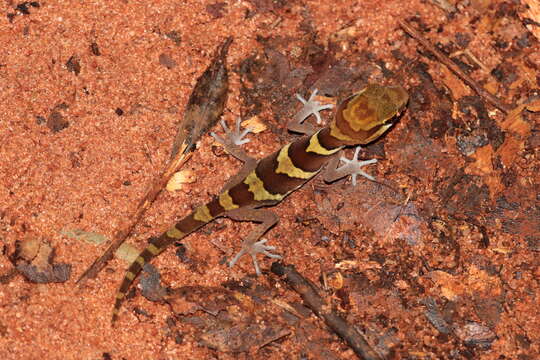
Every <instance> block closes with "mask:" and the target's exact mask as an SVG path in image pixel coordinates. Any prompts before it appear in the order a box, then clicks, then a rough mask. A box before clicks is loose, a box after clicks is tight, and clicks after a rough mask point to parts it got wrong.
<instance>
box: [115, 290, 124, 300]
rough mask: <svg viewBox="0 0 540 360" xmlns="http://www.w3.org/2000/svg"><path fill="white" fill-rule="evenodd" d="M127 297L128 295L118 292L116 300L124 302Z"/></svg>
mask: <svg viewBox="0 0 540 360" xmlns="http://www.w3.org/2000/svg"><path fill="white" fill-rule="evenodd" d="M125 295H126V294H124V293H121V292H118V293H116V298H117V299H118V300H122V299H123V298H124V296H125Z"/></svg>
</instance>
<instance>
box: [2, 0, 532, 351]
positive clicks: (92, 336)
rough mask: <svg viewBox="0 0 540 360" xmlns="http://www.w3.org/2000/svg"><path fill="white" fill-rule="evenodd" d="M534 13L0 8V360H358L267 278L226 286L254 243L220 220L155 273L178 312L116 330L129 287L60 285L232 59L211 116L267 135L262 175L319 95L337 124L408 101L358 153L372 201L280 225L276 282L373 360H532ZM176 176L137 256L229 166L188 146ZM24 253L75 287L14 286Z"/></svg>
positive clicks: (323, 208) (337, 7) (148, 312)
mask: <svg viewBox="0 0 540 360" xmlns="http://www.w3.org/2000/svg"><path fill="white" fill-rule="evenodd" d="M529 2H530V1H524V2H523V4H520V3H519V2H517V1H482V0H471V1H463V2H459V3H458V2H456V1H450V2H449V5H452V4H454V5H455V6H456V7H455V9H454V11H453V12H452V11H450V12H449V11H447V10H443V9H442V8H441V7H440V6H437V5H436V4H435V2H427V1H418V0H413V1H407V2H403V1H372V0H366V1H362V2H358V1H352V0H344V1H339V2H320V1H294V2H287V1H270V0H251V1H236V2H232V1H231V2H219V1H218V2H208V1H206V2H203V1H182V2H178V1H161V2H147V3H143V4H141V3H140V2H127V1H112V2H111V1H109V2H105V1H103V2H99V1H98V2H82V1H81V2H72V3H70V4H69V6H68V5H65V4H63V3H62V2H41V1H38V2H24V3H17V2H13V1H6V2H3V3H2V4H1V5H0V10H1V12H2V13H3V14H4V16H3V17H1V19H0V29H1V31H0V44H2V51H1V52H0V89H1V91H0V96H1V99H2V101H0V174H1V176H0V238H1V240H2V242H1V244H2V247H3V255H2V256H0V305H1V306H2V311H1V313H0V357H1V358H2V359H37V358H42V359H194V358H201V359H213V358H220V359H248V358H249V359H263V358H264V359H267V358H269V359H282V358H310V359H349V358H352V357H354V353H353V352H352V350H350V349H349V348H348V347H347V345H346V344H345V343H343V342H342V341H341V340H340V339H339V338H338V337H337V336H335V335H334V334H332V333H331V332H330V331H329V330H328V328H327V327H326V326H325V325H324V323H323V322H322V321H321V320H320V319H318V318H317V317H315V316H314V315H313V314H312V313H311V312H310V311H309V310H307V309H306V308H305V307H304V306H303V305H302V304H301V300H300V298H299V296H298V295H297V294H295V293H294V292H293V291H292V290H291V289H290V288H288V287H287V286H286V285H285V284H283V283H281V282H280V281H279V280H278V279H277V278H276V277H274V276H273V275H272V274H270V273H269V272H268V269H269V267H270V265H271V260H270V259H262V258H261V259H260V263H261V265H262V267H263V269H264V270H265V271H264V275H263V276H261V277H259V278H256V277H254V276H253V268H252V266H251V263H250V261H249V259H248V258H245V259H242V260H241V261H240V264H239V265H238V266H236V267H234V268H233V269H228V268H227V267H226V266H225V265H224V260H225V259H226V258H230V257H231V256H232V255H233V254H234V253H235V252H236V251H237V250H238V245H239V243H240V238H241V237H242V236H245V235H246V234H247V232H248V231H249V229H250V227H251V225H249V224H246V223H233V222H231V221H230V220H218V221H216V222H214V223H213V224H211V225H209V226H207V227H206V228H205V229H203V230H202V231H199V232H197V233H196V234H193V235H191V236H189V237H188V238H186V239H185V241H183V245H182V246H177V247H176V249H170V250H168V251H166V252H165V253H164V254H162V255H161V256H159V257H158V258H157V259H156V260H155V261H154V262H153V265H154V266H155V267H156V269H158V270H159V274H160V275H161V280H162V282H163V284H165V285H166V286H168V287H170V288H172V289H176V290H175V292H174V293H173V294H175V295H174V296H175V297H174V299H173V300H174V301H171V304H170V306H168V305H165V304H162V303H158V302H150V301H148V300H147V299H145V298H144V297H143V296H141V294H140V291H139V290H137V291H136V292H135V296H134V297H132V298H131V299H130V300H129V301H127V302H126V304H125V306H124V307H123V310H122V312H121V313H120V320H119V322H118V324H117V325H116V327H115V328H111V326H110V317H111V309H112V304H113V302H114V296H115V292H116V289H117V287H118V285H119V282H120V281H121V278H122V277H123V275H124V272H125V269H126V267H127V264H126V263H125V262H123V261H121V260H117V259H115V260H113V261H111V262H110V263H109V264H108V266H107V267H106V268H105V269H104V270H103V271H102V272H101V273H100V274H99V276H98V277H97V279H95V280H91V281H89V282H88V283H87V284H86V286H85V287H83V288H79V287H77V285H76V284H75V281H76V279H77V278H78V277H79V276H80V275H81V274H82V272H83V271H84V270H85V269H86V268H87V267H88V266H89V265H90V264H91V263H92V262H93V261H94V259H95V258H96V257H98V256H99V255H100V254H101V253H102V252H103V250H104V249H105V246H106V245H105V244H104V245H100V246H96V245H92V244H89V243H85V242H81V241H79V240H75V239H73V238H70V237H67V236H65V235H62V231H63V230H67V229H79V230H84V231H87V232H95V233H98V234H102V235H105V236H107V237H110V236H111V235H112V234H113V233H114V231H115V230H116V229H117V227H118V226H119V225H120V224H122V222H123V221H124V220H125V219H126V218H127V217H129V216H130V215H131V214H133V212H134V211H135V207H136V205H137V203H138V201H139V200H140V198H141V197H142V196H143V195H144V193H145V190H146V189H147V187H148V186H149V185H150V183H151V182H152V180H153V179H154V178H155V176H157V175H158V174H159V172H160V170H161V169H162V168H163V167H164V165H165V163H166V161H167V159H168V157H169V154H170V149H171V145H172V142H173V139H174V136H175V131H176V128H177V125H178V123H179V122H180V120H181V119H182V115H183V109H184V107H185V104H186V102H187V99H188V98H189V95H190V93H191V90H192V89H193V86H194V84H195V81H196V79H197V78H198V77H199V76H200V74H201V73H202V72H203V71H204V69H205V68H206V67H207V66H208V64H209V61H210V59H211V58H212V55H213V53H214V51H215V49H216V47H217V46H218V45H219V44H220V43H222V41H223V40H224V39H225V38H226V37H228V36H232V37H233V43H232V45H231V48H230V51H229V57H228V66H229V69H230V94H229V97H228V102H227V105H226V109H225V113H224V116H223V117H224V119H225V120H226V121H227V122H229V123H230V124H232V122H233V121H234V119H235V118H236V117H237V116H240V115H241V116H242V117H243V118H246V119H247V118H251V117H254V116H256V117H257V118H258V119H259V121H261V122H262V123H264V124H265V126H266V128H267V130H265V131H263V132H262V133H260V134H257V136H253V135H252V136H251V138H252V141H251V142H250V143H249V144H247V145H246V148H247V150H248V152H249V153H250V154H252V155H253V156H254V157H257V158H260V157H262V156H264V155H265V154H269V153H270V152H272V151H273V150H275V149H278V148H279V147H280V146H282V145H284V144H285V143H286V142H288V141H291V140H292V139H294V136H293V135H291V134H289V133H287V131H286V129H285V124H286V122H287V119H288V118H289V117H290V116H292V115H293V114H294V112H295V111H297V110H298V109H299V105H298V103H297V101H296V99H295V97H294V94H295V93H300V94H302V95H304V96H305V95H307V94H308V93H309V92H310V90H312V89H314V88H317V89H319V92H320V93H321V94H322V95H325V96H326V97H328V98H330V99H331V101H334V102H335V101H338V99H340V98H343V97H345V96H347V95H349V94H351V93H352V92H354V91H357V90H359V89H361V88H362V87H363V86H364V85H365V84H366V83H368V82H379V83H387V84H389V83H397V84H400V85H402V86H404V87H406V88H407V89H408V91H409V93H410V103H409V106H408V109H407V111H406V113H405V114H404V116H403V117H402V118H401V119H400V121H399V122H398V123H397V124H396V126H395V127H394V128H393V129H392V130H391V131H390V132H389V133H388V134H387V135H386V136H385V137H384V138H383V139H381V140H380V141H379V142H377V143H375V144H373V145H371V146H369V147H368V148H367V149H366V150H365V152H364V153H363V154H362V156H364V157H375V158H377V159H379V162H378V164H377V165H376V166H371V167H370V168H369V169H368V171H369V172H370V173H371V174H373V175H374V176H376V177H377V179H378V180H379V181H380V182H382V183H384V185H386V186H382V185H380V184H377V183H371V182H365V181H360V184H358V185H357V186H356V187H355V188H352V187H351V185H350V180H348V179H346V180H341V181H338V182H337V183H335V184H332V185H325V184H323V183H322V181H321V180H318V179H317V180H314V181H313V182H311V183H310V184H308V185H306V186H305V187H304V188H302V189H301V190H299V191H297V192H296V193H294V194H292V195H291V196H290V197H289V198H288V199H286V200H285V201H284V202H283V203H282V204H280V205H279V206H277V207H276V208H275V212H276V213H277V214H278V215H279V216H280V218H281V221H280V223H279V224H278V225H277V226H276V227H275V228H273V229H272V230H271V231H270V232H269V233H268V234H267V235H266V238H267V239H268V240H269V241H270V243H271V244H272V245H275V246H276V247H277V249H278V250H279V252H280V253H281V254H282V255H283V257H284V261H285V262H286V263H288V264H293V265H295V266H296V268H297V270H298V271H299V272H300V273H302V274H304V276H306V277H307V278H308V279H310V280H311V281H312V282H313V283H315V284H316V285H318V286H320V287H321V289H322V290H321V293H322V294H324V295H326V296H327V299H329V301H331V302H332V303H333V305H334V306H335V308H336V311H338V312H340V313H341V314H342V316H343V317H344V318H346V319H347V321H349V323H350V324H353V325H354V326H355V327H356V328H357V329H358V330H360V331H361V332H363V333H364V334H365V336H366V337H367V339H368V341H369V342H370V344H371V346H372V347H373V348H374V349H376V350H377V351H378V352H379V354H381V356H383V357H385V358H395V359H401V358H408V359H443V358H453V359H482V360H491V359H493V360H494V359H519V360H529V359H530V360H532V359H538V358H539V357H540V345H539V344H540V317H539V316H538V313H539V307H538V299H539V298H540V287H539V283H538V279H539V277H540V261H539V256H538V252H539V251H540V198H539V196H540V195H539V193H540V191H539V190H540V180H539V177H538V173H539V171H540V161H539V159H538V157H539V155H540V153H539V148H540V122H539V119H540V113H539V112H538V111H539V110H540V106H539V105H534V104H536V103H535V100H536V99H537V98H538V96H539V95H540V91H539V88H540V72H539V70H540V55H539V54H540V44H539V42H538V39H537V38H536V37H535V36H534V33H536V34H538V33H539V32H538V23H540V19H537V18H534V16H536V14H537V13H538V12H537V10H538V9H537V8H535V9H534V10H535V11H532V10H531V11H528V10H527V8H526V6H525V3H529ZM437 3H446V2H445V1H438V2H437ZM456 3H457V5H456ZM398 20H405V21H408V23H409V24H410V25H411V26H413V27H414V28H416V29H417V30H418V31H419V32H420V33H421V34H422V35H423V36H424V37H426V38H427V39H428V40H429V41H430V42H431V43H432V44H436V45H437V46H438V48H439V49H440V50H441V51H442V52H443V53H445V54H446V55H448V56H450V58H451V59H452V60H453V61H454V62H455V63H456V64H457V65H458V66H459V67H460V68H461V69H462V70H463V71H464V72H466V73H468V74H469V75H470V76H471V77H472V79H473V80H474V81H475V82H477V83H478V84H480V86H482V87H483V88H484V89H486V90H487V91H490V92H491V93H492V94H494V95H496V96H497V97H498V98H499V99H500V100H501V101H502V102H503V103H505V104H507V105H508V106H509V107H510V108H514V107H516V106H518V104H522V103H531V104H533V105H531V106H530V107H529V108H528V109H524V110H523V111H522V112H521V113H518V116H515V117H509V116H508V115H507V114H505V113H504V112H503V111H501V110H500V109H496V108H495V107H493V106H492V105H491V104H490V103H488V102H486V101H485V99H483V98H481V97H479V96H478V95H477V94H476V93H475V92H474V91H472V90H471V88H470V87H468V86H467V85H465V84H464V83H463V81H462V80H461V79H459V78H458V77H457V76H456V75H455V74H454V73H452V72H451V71H450V70H448V68H447V67H446V66H445V65H443V64H441V63H440V62H439V61H437V60H436V58H435V57H433V56H432V55H431V54H430V52H429V51H427V50H426V49H425V48H424V47H422V46H421V45H420V44H419V43H418V42H417V41H416V40H415V39H413V38H411V37H410V36H408V35H407V34H406V33H405V32H404V31H403V30H402V29H401V28H400V26H399V23H398ZM535 106H536V107H535ZM324 116H325V117H326V118H328V117H330V116H331V112H326V113H325V114H324ZM214 131H216V130H214ZM217 131H219V129H218V130H217ZM185 168H186V169H188V170H191V171H193V174H195V176H196V180H195V181H194V182H191V183H189V184H185V185H184V186H183V188H182V189H181V190H177V191H176V192H173V193H170V192H164V193H163V194H161V195H160V196H159V197H158V199H157V200H156V202H155V203H154V206H153V207H152V208H151V209H150V211H149V212H148V213H147V214H146V215H145V217H144V220H143V221H142V222H140V223H139V224H138V226H137V227H136V228H135V230H134V232H133V233H132V236H131V237H130V238H129V239H128V242H129V243H131V244H133V245H135V246H137V247H139V248H142V247H143V246H144V244H145V243H146V241H147V239H148V238H149V237H150V236H155V235H157V234H159V233H160V231H163V230H164V229H166V228H167V227H168V225H170V224H171V223H172V222H173V221H174V220H175V219H178V218H179V217H181V216H182V215H185V214H186V213H187V212H188V211H189V210H190V209H191V208H193V207H194V206H195V205H198V204H201V203H203V202H205V201H207V200H209V199H210V198H211V196H212V195H213V194H215V193H216V192H218V191H219V189H220V188H221V186H222V185H223V183H224V182H225V180H226V178H227V177H228V176H231V175H233V174H234V173H235V172H236V171H237V170H238V168H239V164H238V162H237V161H235V160H234V159H232V158H230V157H228V156H227V155H226V154H224V153H223V151H222V150H221V149H220V148H219V147H218V146H217V145H216V143H215V142H214V141H213V139H212V138H211V137H210V136H204V137H203V138H202V139H201V141H200V142H199V144H198V148H197V150H196V151H195V152H194V154H193V157H192V159H191V160H190V161H189V162H188V163H187V165H186V167H185ZM28 238H35V239H42V240H43V242H36V244H47V249H48V246H50V247H52V248H53V249H54V255H55V256H54V258H49V257H48V256H49V255H48V254H49V252H47V253H46V254H47V255H46V256H45V259H41V260H40V261H41V263H42V264H44V266H48V265H47V264H48V263H47V261H48V260H50V261H52V263H51V264H69V265H70V266H71V274H70V277H69V280H67V281H66V282H56V283H36V282H35V281H36V277H35V276H34V277H32V276H30V277H28V276H23V272H20V273H14V272H13V269H14V266H15V263H17V262H16V260H15V258H16V256H15V255H14V254H15V253H16V244H17V242H20V241H22V240H23V239H28ZM40 241H41V240H40ZM36 246H37V245H36ZM177 255H178V256H177ZM51 266H53V265H51ZM65 268H66V267H63V269H65ZM32 274H34V275H35V272H34V273H32ZM52 278H54V279H56V280H57V281H61V277H52ZM321 279H327V286H326V287H324V286H323V282H322V280H321ZM186 286H191V288H183V287H186ZM181 290H183V291H181ZM209 309H210V310H209ZM203 310H204V311H203ZM255 325H256V326H255ZM216 329H218V330H220V331H221V332H218V333H216V332H215V330H216ZM235 334H236V335H235ZM246 339H249V340H253V341H252V342H250V341H247V340H246Z"/></svg>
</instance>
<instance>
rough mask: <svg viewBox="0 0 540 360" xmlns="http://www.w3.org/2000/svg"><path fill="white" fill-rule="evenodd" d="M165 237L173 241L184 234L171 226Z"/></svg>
mask: <svg viewBox="0 0 540 360" xmlns="http://www.w3.org/2000/svg"><path fill="white" fill-rule="evenodd" d="M167 236H168V237H170V238H173V239H180V238H181V237H182V236H184V233H183V232H181V231H180V230H178V229H177V228H176V226H173V227H172V228H170V229H169V230H167Z"/></svg>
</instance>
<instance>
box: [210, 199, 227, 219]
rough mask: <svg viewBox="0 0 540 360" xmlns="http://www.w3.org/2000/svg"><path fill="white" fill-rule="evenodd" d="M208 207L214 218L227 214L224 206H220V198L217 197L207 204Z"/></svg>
mask: <svg viewBox="0 0 540 360" xmlns="http://www.w3.org/2000/svg"><path fill="white" fill-rule="evenodd" d="M206 206H207V207H208V210H209V211H210V215H212V216H213V217H216V216H219V215H221V214H223V213H224V212H225V209H224V208H223V206H221V205H220V203H219V198H217V197H215V198H214V199H212V201H210V202H209V203H208V204H206Z"/></svg>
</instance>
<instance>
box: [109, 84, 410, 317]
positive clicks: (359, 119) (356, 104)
mask: <svg viewBox="0 0 540 360" xmlns="http://www.w3.org/2000/svg"><path fill="white" fill-rule="evenodd" d="M313 98H314V95H312V96H311V97H310V99H309V101H305V100H303V99H301V101H302V102H303V103H304V108H303V109H302V110H301V111H300V112H299V114H298V116H297V117H296V118H295V119H294V120H293V121H292V122H290V123H289V125H288V127H289V130H291V131H295V132H300V133H304V134H308V135H306V136H304V137H302V138H300V139H298V140H297V141H294V142H292V143H289V144H287V145H285V146H283V147H282V148H281V149H279V150H278V151H276V152H274V153H273V154H271V155H269V156H267V157H265V158H263V159H261V160H259V161H256V160H254V159H251V158H249V157H248V156H247V155H246V154H245V153H244V152H243V151H242V150H241V149H240V148H239V147H238V145H236V144H235V143H233V142H232V141H230V140H229V139H221V138H220V137H219V136H215V137H216V139H217V140H218V141H220V142H222V143H223V144H224V145H225V148H226V149H227V150H228V151H229V152H230V153H231V154H232V155H234V156H235V157H237V158H239V159H241V160H243V161H244V162H245V165H244V168H243V169H242V170H241V171H240V172H239V174H237V176H235V177H233V178H232V180H230V181H229V182H228V183H227V185H226V186H225V188H224V189H223V191H222V192H221V193H220V194H219V195H217V196H216V197H214V198H213V199H212V200H211V201H210V202H209V203H207V204H205V205H202V206H199V207H197V208H196V209H195V210H193V212H191V213H190V214H189V215H187V216H186V217H184V218H183V219H182V220H180V221H179V222H177V223H176V224H175V225H174V226H172V227H170V228H169V229H168V230H167V231H166V232H164V233H163V234H161V235H160V236H159V237H157V238H154V239H153V240H152V241H151V243H150V244H149V245H148V246H147V247H146V248H145V249H144V250H143V251H142V252H141V253H140V254H139V256H138V257H137V259H136V260H135V261H134V262H133V263H132V264H131V265H130V266H129V269H128V270H127V272H126V274H125V277H124V279H123V281H122V283H121V285H120V289H119V291H118V293H117V295H116V301H115V304H114V309H113V318H112V321H113V322H114V321H115V320H116V319H117V317H118V312H119V310H120V307H121V305H122V302H123V301H124V299H125V296H126V293H127V291H128V290H129V288H130V286H131V284H132V283H133V281H134V279H135V278H136V277H137V275H138V274H139V273H140V272H141V270H142V268H143V266H144V264H146V263H148V262H149V261H150V260H151V259H152V258H154V257H155V256H157V255H159V254H160V253H161V252H162V251H163V250H165V249H166V248H167V247H168V246H169V245H170V244H172V243H174V242H176V241H178V240H180V239H182V238H184V237H185V236H187V235H189V234H191V233H193V232H194V231H196V230H197V229H199V228H200V227H202V226H204V225H206V224H208V223H209V222H211V221H213V220H214V219H216V218H218V217H222V216H227V217H229V218H231V219H233V220H241V221H246V220H247V221H252V222H256V223H260V225H259V227H258V228H256V229H255V230H254V231H252V232H251V233H250V234H249V235H248V236H247V237H246V238H245V239H244V241H243V243H242V250H241V251H240V252H239V253H238V254H237V255H236V257H235V258H234V259H233V260H232V261H231V262H230V263H229V265H230V266H232V265H234V263H236V261H237V260H238V259H239V258H240V257H241V256H242V255H244V254H250V255H251V257H252V259H253V262H254V265H255V269H256V272H257V274H259V273H260V269H259V266H258V264H257V261H256V258H255V256H256V254H257V253H263V254H265V255H267V256H270V257H274V258H277V257H279V256H278V255H275V254H272V253H271V252H270V251H271V250H274V247H272V246H267V245H265V242H266V240H262V241H259V239H260V238H261V236H262V235H263V234H264V233H265V232H266V231H267V230H268V229H269V228H270V227H272V226H273V225H274V224H275V223H276V222H277V221H278V218H277V216H276V215H275V214H274V213H272V212H271V211H270V210H268V209H266V207H268V206H272V205H275V204H277V203H279V202H280V201H282V200H283V199H284V198H285V197H286V196H287V195H289V194H290V193H291V192H293V191H294V190H296V189H298V188H299V187H301V186H302V185H303V184H305V183H306V182H307V181H309V180H310V179H312V178H313V177H314V176H316V175H317V174H318V173H319V172H321V170H323V168H324V170H323V171H322V172H323V173H324V180H325V181H327V182H332V181H334V180H337V179H339V178H342V177H344V176H347V175H353V182H355V181H356V175H363V176H365V177H368V178H370V179H372V178H371V177H370V176H369V175H368V174H366V173H364V172H363V171H362V170H361V167H362V166H365V165H367V164H371V163H374V162H375V161H376V160H368V161H358V160H356V155H357V152H356V153H355V157H354V158H353V159H352V160H344V159H342V158H340V156H339V153H340V151H341V150H342V149H343V148H344V147H346V146H351V145H363V144H368V143H370V142H373V141H375V140H376V139H377V138H379V137H380V136H381V135H382V134H384V133H385V132H386V131H387V130H388V129H389V128H390V127H391V126H392V125H393V123H394V121H395V119H396V118H397V116H398V115H399V114H400V113H401V112H402V111H403V110H404V109H405V107H406V104H407V101H408V95H407V92H406V91H405V89H403V88H402V87H400V86H381V85H368V86H367V87H366V88H364V89H363V90H362V91H360V92H358V93H356V94H354V95H352V96H351V97H349V98H347V99H345V100H344V101H343V102H342V103H341V104H339V105H338V107H337V109H336V111H335V115H334V119H333V121H331V123H330V124H329V125H328V126H326V127H323V128H321V129H320V130H318V131H315V128H313V127H312V126H311V125H310V124H307V123H303V121H304V120H305V118H307V116H309V115H310V114H316V115H317V119H320V118H319V117H318V111H319V110H321V109H325V108H329V107H328V106H320V104H319V103H318V102H317V101H314V100H313ZM225 129H226V130H228V129H227V128H226V127H225ZM237 143H238V142H237ZM340 160H343V161H344V162H346V164H345V165H344V166H341V167H339V166H338V165H339V163H340Z"/></svg>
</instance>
